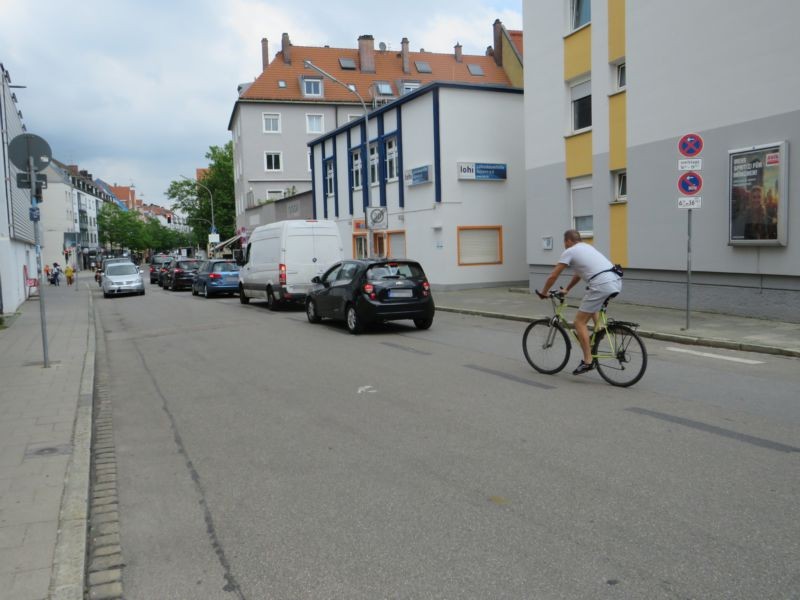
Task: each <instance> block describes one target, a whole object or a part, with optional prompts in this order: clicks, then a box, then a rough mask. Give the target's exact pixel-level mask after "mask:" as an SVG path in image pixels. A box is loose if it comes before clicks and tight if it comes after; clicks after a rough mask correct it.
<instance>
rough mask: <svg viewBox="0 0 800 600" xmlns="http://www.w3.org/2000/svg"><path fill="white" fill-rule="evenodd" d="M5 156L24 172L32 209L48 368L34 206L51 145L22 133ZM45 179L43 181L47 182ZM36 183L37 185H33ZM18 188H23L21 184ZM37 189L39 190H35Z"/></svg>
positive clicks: (43, 339)
mask: <svg viewBox="0 0 800 600" xmlns="http://www.w3.org/2000/svg"><path fill="white" fill-rule="evenodd" d="M8 157H9V158H10V159H11V162H12V163H13V164H14V166H15V167H17V168H18V169H19V170H20V171H27V178H23V179H27V183H28V185H27V187H30V190H31V209H30V219H31V221H33V236H34V243H35V244H36V276H37V277H38V279H39V317H40V319H41V323H42V352H43V354H44V368H45V369H47V368H49V367H50V356H49V352H48V348H47V315H46V314H45V305H44V289H45V285H46V283H45V285H42V283H43V282H42V245H41V238H40V229H39V208H38V206H37V195H38V194H39V193H41V192H40V190H41V187H40V185H39V184H38V183H41V182H42V178H40V177H39V176H37V175H36V173H37V172H38V171H41V170H43V169H44V168H45V167H47V165H49V164H50V158H51V157H52V153H51V151H50V145H49V144H48V143H47V142H46V141H45V140H44V139H42V138H40V137H39V136H38V135H34V134H32V133H23V134H21V135H18V136H17V137H15V138H14V139H13V140H11V142H9V144H8ZM46 181H47V179H46V178H45V179H44V182H45V183H46ZM34 182H38V183H34ZM19 183H20V181H19V180H18V185H19ZM22 183H23V185H21V186H19V187H26V186H25V185H24V182H22ZM37 188H38V189H37Z"/></svg>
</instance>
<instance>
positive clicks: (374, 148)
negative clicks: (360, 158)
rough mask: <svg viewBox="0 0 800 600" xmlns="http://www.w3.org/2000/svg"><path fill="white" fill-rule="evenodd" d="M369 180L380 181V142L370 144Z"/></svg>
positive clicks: (374, 182)
mask: <svg viewBox="0 0 800 600" xmlns="http://www.w3.org/2000/svg"><path fill="white" fill-rule="evenodd" d="M369 182H370V183H371V184H372V185H375V184H376V183H378V144H375V143H372V144H370V145H369Z"/></svg>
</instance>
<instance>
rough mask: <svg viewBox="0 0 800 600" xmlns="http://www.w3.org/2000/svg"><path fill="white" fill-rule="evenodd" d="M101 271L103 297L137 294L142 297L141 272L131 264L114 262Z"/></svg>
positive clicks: (142, 283) (142, 281)
mask: <svg viewBox="0 0 800 600" xmlns="http://www.w3.org/2000/svg"><path fill="white" fill-rule="evenodd" d="M105 269H106V270H105V271H103V282H102V284H101V286H102V288H103V297H105V298H110V297H111V296H121V295H123V294H139V295H140V296H144V280H143V279H142V272H141V271H140V270H139V267H137V266H136V265H135V264H133V263H132V262H126V263H125V262H115V263H112V264H110V265H106V267H105Z"/></svg>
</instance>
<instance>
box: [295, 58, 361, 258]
mask: <svg viewBox="0 0 800 600" xmlns="http://www.w3.org/2000/svg"><path fill="white" fill-rule="evenodd" d="M303 65H305V67H306V68H307V69H312V70H313V71H316V72H317V73H319V74H320V75H322V76H323V77H326V78H328V79H330V80H331V81H333V82H334V83H338V84H339V85H340V86H342V87H343V88H344V89H346V90H347V91H348V92H351V93H353V94H355V95H356V97H357V98H358V100H359V102H361V108H363V109H364V131H365V132H366V131H367V105H366V103H365V102H364V98H362V97H361V94H359V93H358V92H357V91H356V90H355V89H353V88H355V86H353V87H350V86H349V85H347V84H346V83H343V82H342V81H339V80H338V79H336V77H334V76H333V75H331V74H330V73H328V72H327V71H324V70H322V69H320V68H319V67H318V66H317V65H315V64H314V63H312V62H311V61H310V60H306V61H304V62H303ZM365 158H366V159H367V161H368V160H369V153H368V152H363V151H362V153H361V164H362V168H363V165H364V164H365V162H366V161H365V160H364V159H365ZM366 166H367V180H366V181H363V182H362V186H363V187H364V194H365V195H366V197H367V207H366V208H365V209H364V224H365V225H366V226H367V258H372V255H373V254H374V251H373V240H372V227H371V226H370V222H369V216H368V215H367V211H368V210H369V209H370V208H371V203H370V193H369V187H370V185H371V182H370V180H369V173H370V169H369V164H367V165H366Z"/></svg>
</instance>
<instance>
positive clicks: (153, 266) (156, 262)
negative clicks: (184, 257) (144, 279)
mask: <svg viewBox="0 0 800 600" xmlns="http://www.w3.org/2000/svg"><path fill="white" fill-rule="evenodd" d="M171 260H172V257H171V256H169V255H168V254H154V255H153V256H151V257H150V260H149V261H148V263H149V265H150V283H156V282H158V276H159V275H160V273H161V269H162V267H164V266H165V265H167V263H169V261H171Z"/></svg>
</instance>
